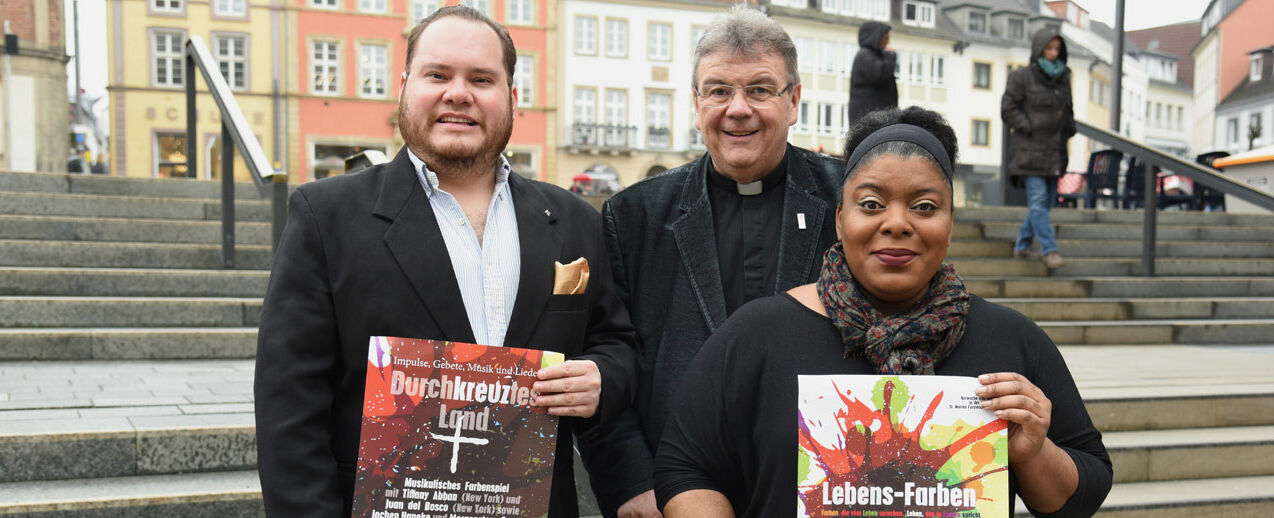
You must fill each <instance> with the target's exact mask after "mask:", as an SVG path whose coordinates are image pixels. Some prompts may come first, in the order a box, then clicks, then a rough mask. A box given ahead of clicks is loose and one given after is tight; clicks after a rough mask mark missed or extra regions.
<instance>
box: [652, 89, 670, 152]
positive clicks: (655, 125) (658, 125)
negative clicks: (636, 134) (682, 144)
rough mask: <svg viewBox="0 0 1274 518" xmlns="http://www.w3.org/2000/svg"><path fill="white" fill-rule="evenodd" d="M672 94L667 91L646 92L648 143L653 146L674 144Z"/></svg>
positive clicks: (665, 146)
mask: <svg viewBox="0 0 1274 518" xmlns="http://www.w3.org/2000/svg"><path fill="white" fill-rule="evenodd" d="M671 117H672V96H670V95H668V94H666V93H649V94H646V145H647V146H648V147H652V148H667V147H671V146H672V130H671V129H670V127H671V126H672V120H671Z"/></svg>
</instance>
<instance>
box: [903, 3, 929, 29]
mask: <svg viewBox="0 0 1274 518" xmlns="http://www.w3.org/2000/svg"><path fill="white" fill-rule="evenodd" d="M933 7H934V6H933V4H931V3H929V2H919V1H917V0H906V1H904V2H903V3H902V23H903V24H904V25H916V26H920V27H933Z"/></svg>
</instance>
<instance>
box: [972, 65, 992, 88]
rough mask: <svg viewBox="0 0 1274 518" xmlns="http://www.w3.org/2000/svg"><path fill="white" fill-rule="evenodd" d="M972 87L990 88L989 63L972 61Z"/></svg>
mask: <svg viewBox="0 0 1274 518" xmlns="http://www.w3.org/2000/svg"><path fill="white" fill-rule="evenodd" d="M973 87H974V88H981V89H983V90H990V89H991V64H990V63H977V62H974V63H973Z"/></svg>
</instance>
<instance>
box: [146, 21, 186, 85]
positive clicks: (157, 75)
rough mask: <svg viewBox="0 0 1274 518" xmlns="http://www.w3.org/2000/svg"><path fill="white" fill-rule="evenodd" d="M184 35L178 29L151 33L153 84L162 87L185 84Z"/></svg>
mask: <svg viewBox="0 0 1274 518" xmlns="http://www.w3.org/2000/svg"><path fill="white" fill-rule="evenodd" d="M183 39H185V38H184V35H183V34H182V33H181V32H178V31H154V32H152V33H151V55H152V56H153V57H152V61H151V84H153V85H155V86H160V87H172V88H175V87H179V86H185V84H186V82H185V76H186V74H185V71H186V70H185V67H186V57H185V55H183V53H182V40H183Z"/></svg>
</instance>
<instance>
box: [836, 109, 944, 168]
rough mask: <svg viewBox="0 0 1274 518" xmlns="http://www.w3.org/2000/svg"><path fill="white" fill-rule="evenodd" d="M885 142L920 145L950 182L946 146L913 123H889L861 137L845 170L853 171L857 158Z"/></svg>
mask: <svg viewBox="0 0 1274 518" xmlns="http://www.w3.org/2000/svg"><path fill="white" fill-rule="evenodd" d="M886 142H910V143H912V144H915V145H917V146H920V147H921V149H924V150H925V151H928V152H929V154H930V155H933V159H934V160H936V161H937V162H938V166H939V167H941V168H942V173H943V174H945V175H947V183H950V182H951V176H952V169H951V157H950V156H948V155H947V148H945V147H943V146H942V142H939V141H938V137H935V136H933V133H929V132H928V131H927V130H925V129H924V128H921V127H920V126H916V125H914V124H901V123H899V124H890V125H888V126H885V127H883V128H880V129H878V130H876V131H874V132H872V134H871V135H868V136H867V138H866V139H863V141H862V143H860V144H858V147H856V148H854V152H853V154H851V155H849V161H848V163H847V167H846V168H845V171H846V172H850V171H853V170H854V167H856V166H858V161H859V160H862V159H863V157H864V156H867V153H870V152H871V150H872V149H875V148H876V146H879V145H881V144H884V143H886Z"/></svg>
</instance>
